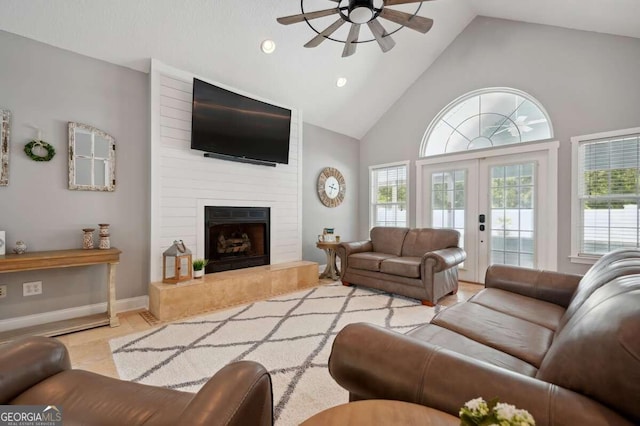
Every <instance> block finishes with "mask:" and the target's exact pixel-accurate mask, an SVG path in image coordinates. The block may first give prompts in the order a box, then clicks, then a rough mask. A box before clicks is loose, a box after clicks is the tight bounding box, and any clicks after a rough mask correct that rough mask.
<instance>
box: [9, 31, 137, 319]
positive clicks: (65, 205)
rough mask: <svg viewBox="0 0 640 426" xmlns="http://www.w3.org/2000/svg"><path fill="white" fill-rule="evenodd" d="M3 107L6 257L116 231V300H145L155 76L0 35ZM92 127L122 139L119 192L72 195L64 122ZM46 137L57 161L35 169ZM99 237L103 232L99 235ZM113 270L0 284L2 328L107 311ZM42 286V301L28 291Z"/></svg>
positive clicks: (59, 272)
mask: <svg viewBox="0 0 640 426" xmlns="http://www.w3.org/2000/svg"><path fill="white" fill-rule="evenodd" d="M0 52H1V53H2V59H3V61H2V66H0V107H1V108H6V109H8V110H10V111H11V113H12V118H11V121H12V122H11V138H10V159H9V186H6V187H0V230H3V231H6V233H7V234H6V236H7V243H8V251H9V252H10V251H11V249H12V248H13V247H14V245H15V242H16V240H24V241H25V242H26V243H27V245H28V250H29V251H40V250H59V249H72V248H81V247H82V228H88V227H91V228H96V229H97V228H98V223H110V224H111V228H110V231H111V244H112V245H113V246H114V247H117V248H119V249H120V250H122V255H121V262H120V265H118V271H117V275H116V297H117V298H118V299H128V298H133V297H139V296H144V295H146V294H147V286H148V284H149V264H148V262H149V243H148V242H149V228H148V223H149V190H148V188H149V174H148V170H149V156H148V154H149V127H148V122H149V118H148V117H149V101H148V99H149V92H148V90H149V87H148V75H147V74H144V73H141V72H138V71H133V70H131V69H129V68H124V67H121V66H117V65H113V64H109V63H107V62H103V61H99V60H96V59H92V58H88V57H86V56H82V55H78V54H76V53H72V52H69V51H67V50H63V49H58V48H56V47H53V46H50V45H47V44H44V43H40V42H37V41H34V40H30V39H27V38H24V37H20V36H17V35H14V34H10V33H6V32H3V31H0ZM69 121H75V122H79V123H85V124H90V125H92V126H95V127H98V128H99V129H101V130H104V131H105V132H107V133H109V134H111V135H113V136H114V137H115V139H116V179H117V183H116V190H115V192H92V191H70V190H69V189H68V176H69V172H68V170H69V168H68V156H67V152H68V131H67V122H69ZM30 126H37V127H39V128H40V129H41V130H42V131H43V139H44V140H45V141H46V142H48V143H50V144H51V145H53V147H54V148H55V150H56V156H55V157H54V158H53V159H52V160H51V161H49V162H36V161H32V160H31V159H29V158H28V157H27V156H26V155H25V153H24V146H25V144H26V143H27V142H29V141H30V140H31V139H34V138H35V137H36V136H37V133H36V131H35V130H34V129H33V128H31V127H30ZM96 235H97V232H96ZM106 275H107V274H106V267H105V266H91V267H78V268H64V269H49V270H42V271H28V272H19V273H10V274H0V285H7V286H8V295H7V297H6V298H3V299H0V320H3V319H6V318H15V317H19V316H24V315H31V314H41V313H43V312H48V311H55V310H60V309H68V308H74V307H80V306H85V305H92V304H96V303H101V302H104V301H106V297H107V291H106ZM29 281H42V282H43V285H42V290H43V293H42V295H37V296H29V297H23V296H22V283H24V282H29Z"/></svg>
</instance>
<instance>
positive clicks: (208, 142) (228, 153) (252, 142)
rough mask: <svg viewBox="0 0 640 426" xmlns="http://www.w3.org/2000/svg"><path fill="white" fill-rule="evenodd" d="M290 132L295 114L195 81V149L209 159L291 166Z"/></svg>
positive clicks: (192, 117)
mask: <svg viewBox="0 0 640 426" xmlns="http://www.w3.org/2000/svg"><path fill="white" fill-rule="evenodd" d="M290 128H291V110H288V109H286V108H281V107H278V106H275V105H270V104H268V103H265V102H261V101H258V100H256V99H251V98H249V97H246V96H243V95H240V94H238V93H234V92H231V91H229V90H225V89H223V88H221V87H217V86H214V85H212V84H209V83H206V82H204V81H201V80H198V79H197V78H194V79H193V112H192V116H191V148H192V149H197V150H200V151H206V152H207V153H212V155H207V154H205V156H211V157H216V158H224V159H230V160H237V161H243V160H256V161H255V162H257V163H258V164H262V162H264V163H265V164H266V165H275V164H274V163H281V164H288V163H289V135H290V132H291V130H290ZM247 162H254V161H247Z"/></svg>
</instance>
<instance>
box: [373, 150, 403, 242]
mask: <svg viewBox="0 0 640 426" xmlns="http://www.w3.org/2000/svg"><path fill="white" fill-rule="evenodd" d="M410 165H411V161H410V160H406V161H397V162H393V163H384V164H375V165H372V166H369V230H371V228H373V227H374V226H378V225H376V224H375V223H376V220H375V219H376V217H375V216H376V213H375V212H376V206H378V205H380V204H378V203H374V199H375V198H374V195H373V185H374V174H375V173H376V172H377V171H380V170H382V169H388V168H394V167H404V168H405V170H406V174H407V199H406V201H405V204H406V212H407V223H406V224H405V226H406V227H409V226H410V223H411V213H410V212H411V209H410V207H409V206H410V198H411V176H410V169H409V166H410ZM390 204H400V203H385V205H390Z"/></svg>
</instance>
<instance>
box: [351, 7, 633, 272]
mask: <svg viewBox="0 0 640 426" xmlns="http://www.w3.org/2000/svg"><path fill="white" fill-rule="evenodd" d="M427 36H428V35H427ZM638 76H640V40H638V39H633V38H626V37H618V36H611V35H604V34H598V33H592V32H584V31H575V30H568V29H562V28H557V27H551V26H545V25H536V24H527V23H522V22H514V21H507V20H501V19H493V18H485V17H478V18H476V19H475V20H474V21H473V22H472V23H471V24H470V25H469V26H468V27H467V28H466V29H465V30H464V31H463V32H462V34H460V35H459V36H458V38H456V40H455V41H454V42H453V43H452V44H451V45H450V46H449V47H448V48H447V49H446V50H445V51H444V52H443V54H442V55H441V56H440V57H439V58H438V59H437V60H436V61H435V63H434V64H433V65H432V66H431V67H430V68H429V69H428V70H427V71H426V72H425V73H424V74H423V75H422V76H420V77H419V78H418V80H416V82H415V83H414V84H413V85H412V86H411V87H410V88H409V90H408V91H407V92H406V93H405V94H404V95H403V96H402V97H401V98H400V99H399V100H398V101H397V102H396V103H395V104H394V105H393V106H392V107H391V108H390V109H389V111H387V113H386V114H385V115H384V116H383V117H382V118H381V119H380V120H379V121H378V123H377V124H376V125H375V126H374V127H373V128H372V129H371V130H370V131H369V132H368V133H367V135H366V136H365V137H364V138H363V140H362V141H361V144H360V181H361V182H362V185H363V186H365V185H366V184H367V181H368V175H367V173H368V171H367V167H368V166H369V165H372V164H380V163H388V162H392V161H400V160H416V159H417V157H418V150H419V147H420V142H421V140H422V137H423V135H424V132H425V130H426V128H427V126H428V125H429V123H430V122H431V120H432V119H433V118H434V117H435V115H436V114H437V113H438V112H439V111H440V110H441V109H442V108H444V107H445V106H446V105H447V104H448V103H449V102H451V101H452V100H454V99H455V98H457V97H458V96H460V95H463V94H465V93H467V92H469V91H472V90H476V89H480V88H484V87H496V86H507V87H513V88H516V89H520V90H523V91H525V92H527V93H529V94H531V95H532V96H534V97H535V98H536V99H538V100H539V101H540V102H541V103H542V105H544V107H545V108H546V110H547V112H548V113H549V115H550V117H551V120H552V123H553V127H554V131H555V138H556V139H558V140H559V141H560V151H559V164H560V165H559V181H560V183H559V188H558V194H559V195H558V198H559V200H558V201H559V211H558V229H559V236H558V269H559V270H561V271H567V272H584V271H585V270H586V268H587V266H585V265H576V264H573V263H570V262H569V259H568V256H569V254H570V250H571V216H570V215H571V146H570V145H571V143H570V137H571V136H577V135H583V134H589V133H595V132H603V131H608V130H615V129H624V128H630V127H637V126H640V102H639V101H638V100H639V99H640V78H639V77H638ZM410 171H411V184H412V185H411V186H412V189H411V201H412V203H411V206H410V207H411V209H410V211H411V212H415V207H416V206H415V175H416V173H415V162H414V161H412V164H411V167H410ZM367 203H368V199H367V192H366V191H365V190H361V191H360V196H359V206H360V210H359V211H360V236H361V237H365V236H366V235H367V234H368V217H367V211H368V210H367ZM411 221H412V225H415V217H412V218H411Z"/></svg>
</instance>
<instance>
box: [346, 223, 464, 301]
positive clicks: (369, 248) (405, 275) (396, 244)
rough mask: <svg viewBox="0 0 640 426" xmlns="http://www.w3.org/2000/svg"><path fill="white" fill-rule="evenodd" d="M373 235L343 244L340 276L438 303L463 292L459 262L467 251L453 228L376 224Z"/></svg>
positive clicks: (367, 285)
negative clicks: (419, 227) (460, 285)
mask: <svg viewBox="0 0 640 426" xmlns="http://www.w3.org/2000/svg"><path fill="white" fill-rule="evenodd" d="M370 236H371V239H370V240H368V241H359V242H351V243H341V244H340V245H338V249H337V254H338V256H339V257H340V265H341V277H340V278H341V279H342V283H343V284H344V285H351V284H357V285H362V286H365V287H371V288H377V289H379V290H384V291H388V292H389V293H395V294H401V295H403V296H407V297H411V298H414V299H420V300H421V301H422V303H423V304H425V305H428V306H434V305H435V304H436V302H437V301H438V299H440V298H441V297H443V296H445V295H447V294H452V293H453V294H455V293H456V292H457V291H458V267H457V265H459V264H460V263H462V262H463V261H464V260H465V259H466V257H467V255H466V253H465V251H464V250H463V249H461V248H460V247H458V245H459V241H460V233H458V231H455V230H453V229H431V228H423V229H409V228H391V227H374V228H372V229H371V233H370Z"/></svg>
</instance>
